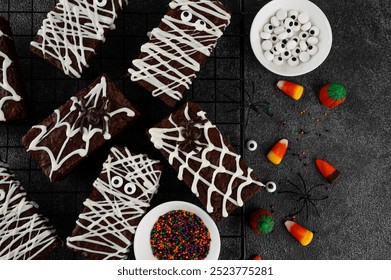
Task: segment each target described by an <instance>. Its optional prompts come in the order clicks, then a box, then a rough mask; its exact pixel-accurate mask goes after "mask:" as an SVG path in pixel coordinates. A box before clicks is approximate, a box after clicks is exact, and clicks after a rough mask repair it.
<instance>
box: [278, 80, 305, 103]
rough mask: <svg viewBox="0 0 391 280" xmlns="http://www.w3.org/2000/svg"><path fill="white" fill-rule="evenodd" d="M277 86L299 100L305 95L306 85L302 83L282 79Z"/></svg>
mask: <svg viewBox="0 0 391 280" xmlns="http://www.w3.org/2000/svg"><path fill="white" fill-rule="evenodd" d="M277 87H278V88H279V89H280V90H281V91H282V92H283V93H285V94H286V95H288V96H289V97H291V98H293V99H294V100H299V99H300V98H301V97H302V96H303V92H304V87H303V86H302V85H299V84H296V83H292V82H289V81H283V80H281V81H278V83H277Z"/></svg>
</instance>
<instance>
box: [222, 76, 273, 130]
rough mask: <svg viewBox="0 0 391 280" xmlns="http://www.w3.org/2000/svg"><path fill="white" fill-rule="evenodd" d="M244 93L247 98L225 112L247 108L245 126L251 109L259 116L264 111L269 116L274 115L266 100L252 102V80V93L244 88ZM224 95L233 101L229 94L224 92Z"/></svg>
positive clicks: (253, 94) (253, 90)
mask: <svg viewBox="0 0 391 280" xmlns="http://www.w3.org/2000/svg"><path fill="white" fill-rule="evenodd" d="M238 88H239V87H238ZM239 89H240V88H239ZM244 93H245V94H246V96H247V100H245V101H244V104H240V106H239V108H236V109H233V110H229V111H227V113H230V112H235V111H239V110H242V109H245V110H247V114H246V123H245V127H247V125H248V119H249V117H250V113H251V111H253V112H254V113H255V114H256V116H259V115H260V114H261V113H262V112H264V113H265V114H267V115H268V116H269V117H271V118H272V117H273V116H274V115H273V114H272V113H271V112H270V107H269V106H270V103H269V102H268V101H266V100H262V101H257V102H254V96H255V83H254V82H252V94H250V93H249V92H248V91H247V90H246V89H244ZM224 96H225V97H227V98H228V99H229V100H231V101H235V100H234V99H232V98H231V97H230V96H228V95H226V94H224Z"/></svg>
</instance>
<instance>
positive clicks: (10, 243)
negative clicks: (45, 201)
mask: <svg viewBox="0 0 391 280" xmlns="http://www.w3.org/2000/svg"><path fill="white" fill-rule="evenodd" d="M61 246H62V242H61V240H60V239H59V238H58V237H57V235H56V234H55V231H54V229H53V228H52V227H51V226H50V225H49V224H48V220H47V219H46V218H44V217H43V216H42V215H40V214H39V213H38V206H37V205H36V204H35V203H34V202H32V201H29V200H27V198H26V192H25V191H24V189H23V187H21V186H20V183H19V181H17V180H16V179H15V177H14V175H13V174H12V173H11V172H10V170H9V169H8V166H7V165H6V164H5V163H3V162H1V161H0V260H26V259H42V258H45V257H46V256H47V255H48V254H49V253H50V252H51V251H53V250H54V249H56V248H58V247H61Z"/></svg>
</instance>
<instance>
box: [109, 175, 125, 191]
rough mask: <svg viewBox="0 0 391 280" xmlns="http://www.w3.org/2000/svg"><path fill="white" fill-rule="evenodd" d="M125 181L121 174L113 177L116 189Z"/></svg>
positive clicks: (112, 180) (112, 183)
mask: <svg viewBox="0 0 391 280" xmlns="http://www.w3.org/2000/svg"><path fill="white" fill-rule="evenodd" d="M123 183H124V179H122V177H120V176H114V177H113V178H111V185H112V186H113V187H114V188H116V189H118V188H120V187H122V185H123Z"/></svg>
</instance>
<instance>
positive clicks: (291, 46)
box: [286, 39, 297, 50]
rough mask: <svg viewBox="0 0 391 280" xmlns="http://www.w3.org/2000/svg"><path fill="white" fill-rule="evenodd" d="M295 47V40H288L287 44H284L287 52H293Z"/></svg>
mask: <svg viewBox="0 0 391 280" xmlns="http://www.w3.org/2000/svg"><path fill="white" fill-rule="evenodd" d="M296 46H297V42H296V41H295V40H292V39H291V40H289V42H288V43H287V44H286V48H287V49H288V50H293V49H294V48H296Z"/></svg>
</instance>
